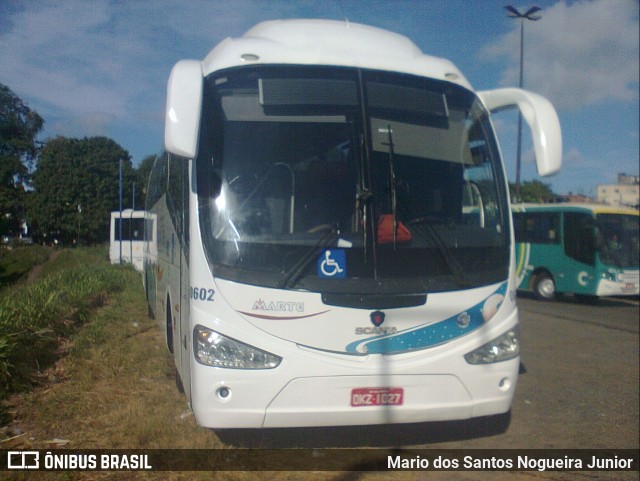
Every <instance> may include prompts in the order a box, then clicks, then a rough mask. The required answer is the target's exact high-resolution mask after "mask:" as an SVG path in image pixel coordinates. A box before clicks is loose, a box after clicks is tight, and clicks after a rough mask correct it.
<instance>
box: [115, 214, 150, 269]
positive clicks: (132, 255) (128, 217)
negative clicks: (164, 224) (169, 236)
mask: <svg viewBox="0 0 640 481" xmlns="http://www.w3.org/2000/svg"><path fill="white" fill-rule="evenodd" d="M146 224H148V226H147V225H146ZM151 225H154V222H153V221H151V216H150V215H147V213H146V212H145V211H143V210H132V209H124V210H123V211H122V212H120V211H118V210H116V211H113V212H111V224H110V235H109V239H110V242H109V259H111V263H112V264H121V263H123V262H126V263H129V264H132V265H133V266H134V267H135V268H136V269H137V270H138V271H140V272H142V271H143V270H144V256H145V251H146V252H147V253H148V254H149V255H151V256H152V257H153V256H154V254H156V248H155V246H154V245H153V239H154V230H155V227H153V228H150V227H149V226H151ZM121 229H122V231H121ZM145 229H148V230H149V232H146V233H145ZM121 235H122V238H120V236H121ZM149 243H151V245H148V246H147V245H145V244H149Z"/></svg>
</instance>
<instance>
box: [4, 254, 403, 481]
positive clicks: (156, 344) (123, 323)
mask: <svg viewBox="0 0 640 481" xmlns="http://www.w3.org/2000/svg"><path fill="white" fill-rule="evenodd" d="M47 258H49V256H43V259H45V260H46V259H47ZM2 262H6V259H5V260H4V261H2ZM39 270H40V271H41V274H40V277H39V278H38V279H36V280H34V281H33V282H26V281H21V282H18V283H16V284H14V285H12V286H10V287H6V286H5V287H3V288H0V353H1V355H0V366H2V372H1V373H0V379H2V385H1V389H2V390H1V393H2V400H1V401H2V406H3V411H4V416H3V418H4V419H3V421H4V422H3V423H2V425H3V427H2V428H0V449H22V450H24V449H27V450H28V449H72V450H73V449H101V448H104V449H162V448H173V449H208V448H218V449H233V448H234V446H230V445H227V444H225V443H224V442H223V441H221V440H220V439H219V438H218V436H217V435H216V433H214V432H213V431H210V430H206V429H203V428H201V427H199V426H197V425H196V423H195V421H194V419H193V415H192V414H191V411H190V410H189V407H188V404H187V401H186V399H185V397H184V395H183V394H180V393H179V392H178V391H177V389H176V386H175V371H174V367H173V364H172V359H171V358H170V355H169V354H168V353H167V350H166V347H165V340H164V334H163V333H162V331H161V330H160V328H159V327H158V325H157V322H156V321H155V320H150V319H148V317H147V306H146V301H145V299H144V292H143V287H142V282H141V277H140V274H139V273H138V272H136V271H135V270H134V269H133V268H131V267H128V266H117V265H116V266H113V265H110V264H109V263H108V260H107V251H106V249H105V248H86V249H63V250H62V251H61V252H60V253H59V254H58V255H57V256H55V258H52V259H51V260H48V261H46V262H45V263H44V264H43V265H40V266H39ZM291 447H295V446H291ZM397 474H400V475H401V476H400V479H411V476H407V477H404V474H406V475H410V474H411V473H397ZM2 475H3V476H4V475H7V478H8V479H15V480H26V479H33V478H30V477H29V474H21V473H18V472H4V473H2ZM37 475H38V476H37V479H43V480H147V479H149V480H151V479H153V480H156V479H164V480H171V481H173V480H191V479H194V480H205V479H206V480H210V479H215V480H238V481H255V480H264V479H272V480H290V481H291V480H298V479H302V480H359V479H366V480H371V481H376V480H382V479H389V475H388V473H387V474H386V475H383V473H367V474H363V473H337V472H305V473H300V472H243V471H237V472H236V471H234V472H189V473H177V472H171V473H161V472H153V473H144V472H84V473H83V472H61V473H46V472H38V473H37ZM393 479H398V477H397V476H393Z"/></svg>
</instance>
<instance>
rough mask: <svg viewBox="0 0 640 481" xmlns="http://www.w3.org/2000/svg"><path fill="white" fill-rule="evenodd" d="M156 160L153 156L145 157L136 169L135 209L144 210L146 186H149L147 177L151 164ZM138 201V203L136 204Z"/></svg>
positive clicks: (149, 173)
mask: <svg viewBox="0 0 640 481" xmlns="http://www.w3.org/2000/svg"><path fill="white" fill-rule="evenodd" d="M155 160H156V156H155V155H147V156H146V157H145V158H144V159H142V162H140V165H138V168H137V169H136V178H137V180H136V186H139V187H136V209H144V203H145V199H146V197H147V186H148V184H149V175H151V169H152V168H153V163H154V162H155ZM138 200H140V203H138Z"/></svg>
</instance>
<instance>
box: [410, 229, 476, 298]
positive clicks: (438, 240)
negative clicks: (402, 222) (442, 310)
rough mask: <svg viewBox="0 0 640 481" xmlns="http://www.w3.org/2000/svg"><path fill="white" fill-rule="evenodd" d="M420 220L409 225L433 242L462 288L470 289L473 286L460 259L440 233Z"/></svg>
mask: <svg viewBox="0 0 640 481" xmlns="http://www.w3.org/2000/svg"><path fill="white" fill-rule="evenodd" d="M420 220H421V219H416V220H414V221H413V223H412V222H408V223H407V225H412V226H413V227H414V230H415V232H416V233H417V234H420V235H422V237H424V238H425V239H427V240H429V241H431V243H432V244H433V245H434V246H435V247H436V250H437V251H438V253H439V254H440V257H441V258H442V260H443V261H444V263H445V265H446V266H447V268H448V269H449V272H450V273H451V274H452V275H453V277H454V279H455V281H456V282H457V283H458V285H459V286H460V287H470V285H471V284H470V283H469V281H468V280H467V278H466V276H465V274H464V269H463V268H462V266H461V265H460V263H459V262H458V259H456V257H455V256H454V255H453V254H452V253H451V250H450V249H449V247H448V246H447V245H446V244H445V243H444V241H443V240H442V237H440V234H438V231H437V230H436V229H435V227H433V226H432V225H431V224H429V223H424V224H421V223H420Z"/></svg>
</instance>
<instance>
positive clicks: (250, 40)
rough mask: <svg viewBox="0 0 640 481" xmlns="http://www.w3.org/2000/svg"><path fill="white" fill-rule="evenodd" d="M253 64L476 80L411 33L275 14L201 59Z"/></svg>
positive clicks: (221, 65) (212, 66)
mask: <svg viewBox="0 0 640 481" xmlns="http://www.w3.org/2000/svg"><path fill="white" fill-rule="evenodd" d="M249 64H271V65H277V64H296V65H334V66H345V67H360V68H367V69H375V70H389V71H394V72H404V73H408V74H414V75H420V76H423V77H431V78H436V79H440V80H446V81H449V82H453V83H457V84H459V85H461V86H463V87H465V88H467V89H471V88H472V87H471V84H470V83H469V82H468V81H467V79H466V78H465V77H464V76H463V75H462V73H461V72H460V71H459V70H458V69H457V67H456V66H455V65H453V64H452V63H451V62H450V61H448V60H446V59H442V58H438V57H432V56H430V55H425V54H423V53H422V51H421V50H420V49H419V48H418V47H417V46H416V45H415V44H414V43H413V42H412V41H411V40H409V39H408V38H407V37H405V36H403V35H400V34H397V33H393V32H390V31H387V30H382V29H379V28H375V27H370V26H367V25H362V24H358V23H351V22H349V21H336V20H305V19H296V20H271V21H267V22H262V23H259V24H258V25H256V26H255V27H253V28H251V29H250V30H249V31H247V32H246V33H245V34H244V35H243V36H242V37H240V38H227V39H225V40H223V41H222V42H221V43H219V44H218V45H217V46H216V47H215V48H214V49H213V50H212V51H211V52H210V53H209V54H208V55H207V56H206V58H205V59H204V61H203V62H202V70H203V74H204V75H205V76H207V75H209V74H210V73H212V72H215V71H217V70H221V69H225V68H229V67H235V66H242V65H249Z"/></svg>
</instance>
